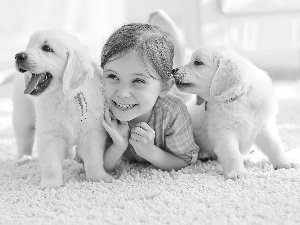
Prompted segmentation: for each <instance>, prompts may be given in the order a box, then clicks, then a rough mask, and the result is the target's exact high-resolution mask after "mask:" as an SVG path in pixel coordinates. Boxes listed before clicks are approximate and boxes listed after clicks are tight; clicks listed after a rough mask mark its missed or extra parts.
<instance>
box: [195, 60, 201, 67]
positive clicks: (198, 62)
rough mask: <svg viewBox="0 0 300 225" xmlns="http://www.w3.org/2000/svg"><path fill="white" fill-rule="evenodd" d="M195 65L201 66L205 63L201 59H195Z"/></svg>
mask: <svg viewBox="0 0 300 225" xmlns="http://www.w3.org/2000/svg"><path fill="white" fill-rule="evenodd" d="M194 65H195V66H201V65H203V62H201V61H200V60H195V62H194Z"/></svg>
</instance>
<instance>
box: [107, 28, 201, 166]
mask: <svg viewBox="0 0 300 225" xmlns="http://www.w3.org/2000/svg"><path fill="white" fill-rule="evenodd" d="M173 57H174V47H173V44H172V41H171V40H170V36H169V35H168V34H167V33H165V32H163V31H162V30H161V29H160V28H158V27H156V26H154V25H149V24H139V23H133V24H127V25H124V26H122V27H121V28H119V29H118V30H117V31H115V32H114V33H113V34H112V35H111V36H110V37H109V39H108V41H107V42H106V44H105V45H104V47H103V50H102V55H101V67H102V69H103V77H104V83H105V94H106V98H107V101H108V104H109V106H108V107H106V112H105V116H104V119H103V120H102V124H103V126H104V128H105V129H106V131H107V132H108V134H109V135H110V137H111V139H112V143H111V144H110V145H109V146H108V148H107V150H106V151H105V153H104V168H105V169H106V170H107V171H112V170H113V169H114V168H115V167H116V165H117V163H118V161H119V160H120V159H121V158H122V157H123V158H124V159H127V160H129V161H139V162H149V163H151V164H153V165H154V166H156V167H157V168H160V169H162V170H168V171H169V170H172V169H174V170H178V169H181V168H183V167H186V166H188V165H189V164H191V163H195V162H196V161H197V156H198V151H199V147H198V146H197V145H196V144H195V140H194V137H193V133H192V126H191V119H190V115H189V113H188V111H187V108H186V106H185V104H184V103H183V101H182V99H181V98H179V97H176V96H175V95H173V94H171V93H170V92H169V90H170V88H171V87H172V85H173V82H174V81H173V76H172V73H171V71H172V67H173ZM108 108H109V109H108ZM109 110H110V112H109Z"/></svg>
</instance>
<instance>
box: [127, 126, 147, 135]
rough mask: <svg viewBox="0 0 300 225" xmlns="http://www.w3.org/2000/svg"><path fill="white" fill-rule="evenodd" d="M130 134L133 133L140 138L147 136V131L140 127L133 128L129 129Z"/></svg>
mask: <svg viewBox="0 0 300 225" xmlns="http://www.w3.org/2000/svg"><path fill="white" fill-rule="evenodd" d="M131 133H135V134H138V135H140V136H146V135H147V131H146V130H144V129H143V128H141V127H134V128H133V129H131Z"/></svg>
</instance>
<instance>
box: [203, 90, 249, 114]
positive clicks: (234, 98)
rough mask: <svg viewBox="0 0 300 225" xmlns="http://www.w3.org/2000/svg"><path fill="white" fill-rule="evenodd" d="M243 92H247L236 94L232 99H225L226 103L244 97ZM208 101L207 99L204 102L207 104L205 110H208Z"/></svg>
mask: <svg viewBox="0 0 300 225" xmlns="http://www.w3.org/2000/svg"><path fill="white" fill-rule="evenodd" d="M243 94H245V93H242V94H240V95H237V96H235V97H233V98H230V99H228V100H225V101H224V102H225V103H229V102H233V101H236V100H238V99H239V98H240V97H242V96H243ZM207 103H208V102H207V101H205V102H204V104H205V111H207Z"/></svg>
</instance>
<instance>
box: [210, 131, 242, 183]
mask: <svg viewBox="0 0 300 225" xmlns="http://www.w3.org/2000/svg"><path fill="white" fill-rule="evenodd" d="M214 138H215V139H214V152H215V153H216V155H217V157H218V160H219V161H220V163H221V165H222V168H223V172H224V176H225V178H226V179H233V180H236V179H239V178H242V177H244V176H245V173H246V170H245V168H244V163H243V156H242V155H241V153H240V151H239V142H238V139H237V138H236V136H235V135H233V134H230V133H229V131H228V133H219V134H218V135H216V134H214Z"/></svg>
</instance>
